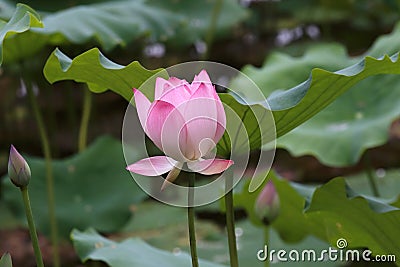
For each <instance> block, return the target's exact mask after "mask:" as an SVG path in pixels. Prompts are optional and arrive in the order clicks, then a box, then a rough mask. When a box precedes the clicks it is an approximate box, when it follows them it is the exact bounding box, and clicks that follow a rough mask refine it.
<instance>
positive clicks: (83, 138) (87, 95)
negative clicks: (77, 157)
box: [78, 89, 92, 152]
mask: <svg viewBox="0 0 400 267" xmlns="http://www.w3.org/2000/svg"><path fill="white" fill-rule="evenodd" d="M91 109H92V93H91V92H90V91H89V89H87V90H85V91H84V95H83V110H82V120H81V126H80V129H79V143H78V151H79V152H82V151H83V150H85V148H86V145H87V133H88V128H89V119H90V111H91Z"/></svg>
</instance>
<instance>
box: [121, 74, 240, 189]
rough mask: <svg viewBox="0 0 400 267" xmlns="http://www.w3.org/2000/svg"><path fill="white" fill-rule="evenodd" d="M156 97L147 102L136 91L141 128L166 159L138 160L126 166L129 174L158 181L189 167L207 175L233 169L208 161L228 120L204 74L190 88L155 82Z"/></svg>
mask: <svg viewBox="0 0 400 267" xmlns="http://www.w3.org/2000/svg"><path fill="white" fill-rule="evenodd" d="M154 95H155V97H154V101H153V102H150V101H149V100H148V99H147V97H146V96H145V95H144V94H142V92H140V91H139V90H137V89H134V97H135V102H136V109H137V112H138V116H139V120H140V123H141V125H142V127H143V129H144V131H145V133H146V135H147V136H148V137H149V138H150V139H151V140H152V141H153V142H154V144H155V145H156V146H157V147H158V148H160V149H161V150H162V151H163V152H164V153H165V154H166V156H157V157H151V158H146V159H143V160H140V161H138V162H136V163H134V164H132V165H129V166H128V167H127V169H128V170H129V171H131V172H134V173H138V174H142V175H147V176H157V175H161V174H163V173H166V172H169V171H171V170H172V169H174V168H180V167H182V165H183V163H187V166H188V168H190V169H191V170H193V171H195V172H199V173H202V174H205V175H210V174H216V173H220V172H223V171H224V170H226V169H227V168H229V167H230V166H231V165H232V164H233V162H232V161H231V160H224V159H216V158H211V159H210V158H209V155H210V154H211V153H210V152H211V151H212V150H213V148H215V146H216V144H217V143H218V141H219V140H220V139H221V137H222V135H223V134H224V132H225V126H226V115H225V110H224V107H223V105H222V102H221V100H220V98H219V96H218V94H217V93H216V91H215V88H214V85H213V84H212V83H211V81H210V78H209V77H208V74H207V72H206V71H205V70H203V71H201V72H200V73H199V75H197V76H195V77H194V80H193V82H192V83H191V84H189V83H188V82H187V81H186V80H181V79H178V78H175V77H171V78H169V79H168V80H165V79H163V78H157V80H156V85H155V92H154ZM204 156H207V159H205V158H204ZM172 181H173V179H170V182H172Z"/></svg>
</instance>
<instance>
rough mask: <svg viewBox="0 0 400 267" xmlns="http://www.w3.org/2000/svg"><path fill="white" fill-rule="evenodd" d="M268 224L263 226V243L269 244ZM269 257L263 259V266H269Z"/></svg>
mask: <svg viewBox="0 0 400 267" xmlns="http://www.w3.org/2000/svg"><path fill="white" fill-rule="evenodd" d="M269 230H270V229H269V226H264V244H265V245H267V246H269ZM270 260H271V259H270V258H269V257H268V258H267V259H266V260H265V261H264V267H269V261H270Z"/></svg>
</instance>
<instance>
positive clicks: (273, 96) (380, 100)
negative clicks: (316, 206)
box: [232, 24, 400, 167]
mask: <svg viewBox="0 0 400 267" xmlns="http://www.w3.org/2000/svg"><path fill="white" fill-rule="evenodd" d="M399 39H400V24H398V25H397V27H396V28H395V29H394V31H393V32H392V33H391V34H389V35H386V36H382V37H381V38H379V39H378V40H377V41H376V42H375V44H374V45H373V46H372V47H371V49H370V50H369V51H368V52H367V55H373V56H381V55H383V54H384V53H386V54H392V53H395V52H396V51H399V49H400V45H398V44H399ZM389 59H390V60H391V61H392V62H390V60H389ZM355 62H359V63H357V64H355ZM378 62H379V64H377V63H378ZM384 62H387V63H384ZM385 64H389V65H390V67H389V65H387V67H384V65H385ZM398 65H399V62H398V54H395V55H394V56H392V57H390V58H389V57H388V56H385V57H381V58H379V59H373V58H371V57H369V56H367V57H365V58H363V57H354V58H352V57H349V56H348V55H347V53H346V50H345V48H344V47H343V46H342V45H338V44H320V45H316V46H313V47H311V48H310V49H309V50H308V51H307V52H306V53H305V54H304V56H302V57H299V58H294V57H290V56H287V55H284V54H280V53H275V54H272V55H271V56H270V57H269V58H268V59H267V60H266V62H265V63H264V65H263V67H262V68H255V67H252V66H246V67H245V68H243V72H244V73H245V74H246V75H248V76H249V77H250V78H251V79H252V80H254V82H255V83H256V84H257V85H258V86H259V88H260V89H261V90H262V91H263V93H264V94H265V95H266V96H268V98H269V103H270V105H271V107H272V108H273V109H274V110H275V109H281V110H279V111H277V112H274V117H275V120H276V123H277V135H278V136H281V135H284V134H285V133H288V134H286V135H285V136H283V137H281V138H279V139H278V140H277V147H281V148H285V149H287V150H289V152H290V153H291V154H293V155H294V156H301V155H313V156H315V157H317V158H318V159H319V160H320V161H321V162H322V163H324V164H326V165H330V166H340V167H343V166H348V165H352V164H355V163H357V162H358V160H359V159H360V156H361V155H362V153H363V152H364V151H365V150H366V149H368V148H371V147H375V146H378V145H382V144H384V143H385V142H386V141H387V139H388V128H389V126H390V124H391V123H392V121H393V120H395V119H396V118H398V117H399V115H400V105H399V102H398V99H400V98H399V96H400V77H399V76H397V75H377V74H398ZM346 66H350V67H347V68H345V67H346ZM316 67H317V68H322V69H324V70H321V69H313V68H316ZM343 68H344V69H343ZM340 69H341V70H340ZM326 70H328V71H329V72H327V71H326ZM310 71H311V76H310V77H309V79H308V80H306V81H305V82H304V83H302V84H300V85H299V86H297V87H293V88H292V89H287V88H290V87H292V86H294V85H295V84H297V83H299V82H301V81H303V80H304V79H306V78H307V76H308V75H309V74H308V73H309V72H310ZM330 71H335V72H330ZM370 76H372V77H370ZM241 83H242V81H241V80H239V79H237V80H234V81H233V83H232V84H233V85H234V86H235V88H241V86H240V84H241ZM351 87H353V88H352V89H351V90H349V91H348V92H346V91H347V90H348V89H349V88H351ZM322 88H325V89H322ZM323 90H325V92H324V93H323V94H322V91H323ZM318 91H320V92H318ZM245 93H246V92H243V94H245ZM341 94H343V95H341ZM329 98H331V100H332V99H334V98H338V99H337V100H335V101H334V102H333V103H332V104H331V105H329V104H330V103H331V102H332V101H331V100H328V99H329ZM294 99H297V100H296V101H297V103H298V104H296V105H295V106H293V100H294ZM296 101H295V102H296ZM321 104H322V105H321ZM328 105H329V106H328ZM322 106H323V107H326V108H325V109H324V110H323V111H322V112H320V113H319V114H317V115H316V116H315V117H313V118H312V119H310V120H309V121H307V120H308V119H309V118H311V117H310V115H311V116H312V114H316V111H319V110H321V109H320V107H322ZM301 107H303V108H301ZM285 108H286V110H284V109H285ZM282 118H283V119H282ZM302 122H305V123H304V124H303V125H301V126H299V127H296V126H297V125H300V124H301V123H302ZM280 124H284V125H283V126H281V125H280ZM285 125H286V126H285ZM292 129H294V130H293V131H291V132H289V131H290V130H292Z"/></svg>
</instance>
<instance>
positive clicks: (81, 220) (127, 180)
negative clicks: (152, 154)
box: [2, 137, 147, 237]
mask: <svg viewBox="0 0 400 267" xmlns="http://www.w3.org/2000/svg"><path fill="white" fill-rule="evenodd" d="M26 158H27V162H28V164H29V165H30V167H31V171H32V178H31V181H30V184H29V187H28V190H29V194H30V199H31V202H32V210H33V216H34V218H35V222H36V226H37V228H38V230H39V231H40V232H43V233H46V234H48V232H49V229H50V227H49V219H48V209H47V206H48V205H47V196H46V181H45V180H46V179H45V162H44V160H43V159H40V158H31V157H26ZM125 167H126V164H125V160H124V158H123V154H122V146H121V142H119V141H117V140H114V139H112V138H109V137H103V138H100V139H98V140H97V141H96V142H95V143H94V144H93V145H91V146H90V147H88V148H87V149H86V150H85V151H83V152H82V153H80V154H78V155H76V156H73V157H71V158H68V159H65V160H54V161H53V170H54V191H55V199H56V203H55V206H56V217H57V220H58V224H59V229H60V232H61V233H62V235H63V236H64V237H68V235H69V233H70V231H71V229H72V228H73V227H78V228H81V229H83V228H87V227H90V226H92V227H96V229H98V230H100V231H106V232H111V231H116V230H118V229H120V228H121V227H122V226H123V225H124V224H125V223H126V222H127V221H128V220H129V218H130V215H131V213H130V211H129V206H130V205H131V204H134V203H138V202H140V201H142V200H143V199H144V198H145V197H146V196H147V195H146V194H145V193H144V192H143V191H142V190H141V189H140V188H139V186H138V185H137V184H136V183H135V182H134V181H133V180H132V177H131V176H130V174H129V173H128V172H127V171H126V170H125ZM4 181H5V182H4V187H3V190H4V192H2V194H3V196H4V200H5V202H6V204H7V205H8V206H9V207H10V208H11V209H12V210H13V211H14V213H16V215H17V216H18V217H19V218H21V220H24V221H25V217H24V209H23V206H22V199H21V193H20V192H19V190H18V189H17V188H16V187H15V186H13V185H12V184H11V182H10V180H9V179H4Z"/></svg>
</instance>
